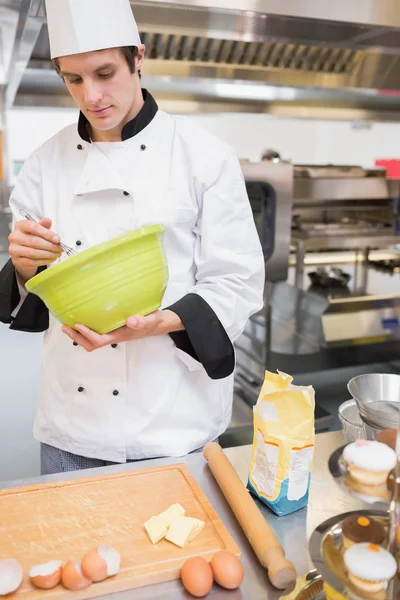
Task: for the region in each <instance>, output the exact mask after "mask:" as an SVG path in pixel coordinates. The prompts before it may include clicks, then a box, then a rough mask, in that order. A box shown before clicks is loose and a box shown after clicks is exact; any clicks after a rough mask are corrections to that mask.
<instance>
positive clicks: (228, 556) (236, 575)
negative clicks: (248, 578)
mask: <svg viewBox="0 0 400 600" xmlns="http://www.w3.org/2000/svg"><path fill="white" fill-rule="evenodd" d="M210 565H211V568H212V571H213V575H214V579H215V581H216V582H217V583H218V584H219V585H220V586H222V587H224V588H225V589H227V590H235V589H236V588H238V587H239V586H240V584H241V583H242V581H243V577H244V569H243V565H242V563H241V562H240V560H239V558H238V557H237V556H235V555H234V554H232V553H231V552H226V551H225V550H222V551H221V552H217V554H215V555H214V556H213V558H212V560H211V563H210Z"/></svg>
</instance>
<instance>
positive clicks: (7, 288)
mask: <svg viewBox="0 0 400 600" xmlns="http://www.w3.org/2000/svg"><path fill="white" fill-rule="evenodd" d="M45 268H46V267H43V268H40V269H38V271H43V270H44V269H45ZM20 299H21V298H20V294H19V289H18V283H17V276H16V273H15V268H14V265H13V264H12V262H11V260H9V261H8V262H7V263H6V265H5V266H4V267H3V269H2V270H1V271H0V321H1V322H3V323H11V325H10V329H15V330H17V331H26V332H30V333H40V332H42V331H46V329H48V327H49V311H48V309H47V308H46V305H45V304H44V303H43V302H42V300H41V299H40V298H39V297H38V296H35V295H34V294H28V295H27V297H26V298H25V300H24V302H23V304H22V306H21V308H20V309H19V311H18V314H17V316H16V317H15V318H13V317H12V316H11V313H12V312H13V311H14V310H15V309H16V308H17V306H18V304H19V301H20Z"/></svg>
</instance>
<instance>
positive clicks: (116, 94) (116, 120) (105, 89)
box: [58, 45, 145, 139]
mask: <svg viewBox="0 0 400 600" xmlns="http://www.w3.org/2000/svg"><path fill="white" fill-rule="evenodd" d="M144 52H145V46H143V45H142V46H139V47H138V56H137V58H136V59H135V62H136V64H135V72H134V73H132V70H131V68H130V66H129V65H128V62H127V60H126V58H125V56H124V55H123V54H122V52H121V50H120V49H118V48H111V49H108V50H100V51H98V52H85V53H82V54H74V55H71V56H63V57H60V58H59V59H58V65H59V68H60V71H61V75H62V77H63V78H64V81H65V83H66V85H67V88H68V91H69V93H70V94H71V96H72V97H73V99H74V100H75V102H76V103H77V105H78V106H79V108H80V110H81V111H82V112H83V114H84V115H85V117H86V118H87V119H88V121H89V123H90V125H91V127H92V129H94V130H95V131H96V130H97V131H99V132H110V133H109V137H110V139H112V138H111V136H112V133H113V132H114V133H115V134H120V133H121V129H122V127H123V126H124V125H125V123H127V122H128V121H130V120H131V119H133V118H134V117H135V116H136V114H137V113H138V112H139V110H140V108H141V105H142V103H143V98H142V93H141V87H140V81H139V75H138V69H140V67H141V65H142V63H143V59H144ZM102 137H103V138H104V135H103V136H102Z"/></svg>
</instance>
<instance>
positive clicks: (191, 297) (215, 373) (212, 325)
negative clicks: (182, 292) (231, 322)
mask: <svg viewBox="0 0 400 600" xmlns="http://www.w3.org/2000/svg"><path fill="white" fill-rule="evenodd" d="M168 310H172V311H173V312H174V313H176V314H177V315H178V317H179V318H180V320H181V321H182V323H183V325H184V326H185V331H175V332H173V333H170V334H169V335H170V337H171V338H172V340H173V341H174V343H175V345H176V347H177V348H179V350H182V351H183V352H186V354H189V355H190V356H191V357H192V358H194V359H195V360H197V361H199V362H200V363H201V364H202V365H203V367H204V369H205V371H206V373H207V375H208V376H209V377H210V378H211V379H224V377H228V376H229V375H231V374H232V373H233V371H234V368H235V351H234V348H233V344H232V342H231V340H230V339H229V336H228V334H227V333H226V331H225V328H224V327H223V325H222V323H221V321H220V320H219V319H218V317H217V315H216V314H215V312H214V311H213V309H212V308H211V306H210V305H209V304H208V303H207V302H206V301H205V300H204V298H202V297H201V296H199V294H187V296H184V297H183V298H181V300H178V302H175V304H173V305H172V306H168Z"/></svg>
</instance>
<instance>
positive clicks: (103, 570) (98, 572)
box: [81, 548, 108, 582]
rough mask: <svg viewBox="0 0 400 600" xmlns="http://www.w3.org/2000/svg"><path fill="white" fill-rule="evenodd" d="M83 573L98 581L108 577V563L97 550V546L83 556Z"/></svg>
mask: <svg viewBox="0 0 400 600" xmlns="http://www.w3.org/2000/svg"><path fill="white" fill-rule="evenodd" d="M81 567H82V573H83V575H84V576H85V577H87V578H88V579H91V580H92V581H95V582H98V581H103V580H104V579H107V577H108V574H107V563H106V561H105V560H104V558H102V557H101V556H100V554H99V553H98V552H97V548H93V549H92V550H89V552H87V553H86V554H85V556H84V557H83V558H82V562H81Z"/></svg>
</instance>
